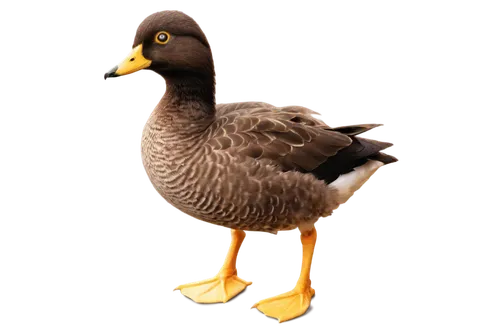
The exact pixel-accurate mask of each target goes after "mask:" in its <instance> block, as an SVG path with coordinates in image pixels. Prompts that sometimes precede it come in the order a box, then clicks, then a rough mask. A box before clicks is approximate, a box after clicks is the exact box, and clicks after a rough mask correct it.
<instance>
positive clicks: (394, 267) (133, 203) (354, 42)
mask: <svg viewBox="0 0 500 333" xmlns="http://www.w3.org/2000/svg"><path fill="white" fill-rule="evenodd" d="M165 5H168V6H171V7H184V8H192V7H197V8H201V23H202V24H208V26H209V30H210V31H215V32H216V33H217V62H218V63H220V64H224V66H225V92H224V94H225V95H226V96H241V95H246V96H259V95H265V96H271V95H272V96H305V103H306V104H320V103H321V104H328V106H329V116H328V118H329V119H384V120H391V128H386V129H385V135H394V136H401V151H406V152H409V155H410V156H412V157H413V155H412V150H413V149H414V147H415V146H414V143H413V142H415V141H416V137H417V135H418V134H417V133H418V132H417V131H418V128H417V129H415V128H412V126H415V123H416V120H417V119H418V117H419V112H420V107H421V106H420V105H419V99H420V96H421V94H424V93H425V89H424V88H423V87H422V85H421V83H420V80H419V78H418V73H419V71H420V68H419V63H420V62H419V58H420V57H422V55H421V54H422V52H423V51H422V48H421V47H420V46H419V43H420V38H419V31H418V30H419V25H418V24H417V23H415V22H416V21H415V22H414V21H413V20H414V19H413V18H412V17H411V15H410V14H409V12H404V11H401V12H400V13H399V14H397V15H395V14H393V12H387V11H385V10H384V9H383V8H379V10H378V11H370V10H363V9H361V8H357V9H354V10H353V9H350V10H345V9H344V8H342V9H341V8H335V7H332V8H331V9H326V8H324V7H322V6H317V7H316V8H313V7H310V8H305V7H304V8H303V7H290V8H288V9H286V8H276V9H270V8H267V9H266V8H265V7H262V6H252V5H251V4H250V5H246V6H242V7H241V8H238V7H232V6H224V5H220V4H215V3H211V4H210V5H200V4H196V3H192V2H182V3H172V2H165V3H159V2H156V3H143V4H141V5H120V6H117V7H107V8H106V7H102V8H100V9H99V10H100V11H102V13H103V15H105V18H106V19H105V20H102V21H101V20H100V21H99V23H96V27H97V28H98V29H97V30H98V31H99V32H98V33H94V34H96V36H94V38H93V43H94V45H93V49H94V50H98V52H97V53H96V54H97V56H96V58H95V59H94V61H95V71H96V72H97V71H102V69H103V65H104V64H106V63H110V62H111V56H113V55H118V53H119V48H122V47H125V45H126V44H125V43H126V40H125V39H126V38H127V25H128V24H131V23H133V22H135V17H136V16H140V15H142V14H143V9H144V7H155V6H158V7H160V6H165ZM143 75H144V76H145V78H144V80H138V81H113V82H112V86H111V87H105V84H104V83H103V82H102V81H97V80H96V81H95V83H94V84H95V92H96V94H97V100H98V103H96V104H97V105H98V107H97V108H96V111H95V112H96V115H98V117H99V126H98V129H97V130H96V134H97V136H98V140H99V142H101V144H100V145H99V146H98V147H99V148H98V149H96V157H98V159H99V160H98V164H99V177H100V178H101V180H102V183H103V184H104V185H103V189H100V190H99V191H98V192H99V193H100V194H96V197H95V201H94V203H93V205H95V207H94V208H96V209H98V210H99V219H100V220H102V221H105V222H99V223H97V222H96V223H95V224H92V223H91V224H89V226H88V227H87V226H85V227H82V229H86V230H82V231H86V232H89V233H91V234H92V235H93V236H92V238H91V239H92V241H91V244H89V250H88V253H87V259H88V264H89V269H88V270H87V271H86V272H85V273H84V274H85V276H86V278H87V281H88V283H89V284H90V285H92V286H93V290H94V294H95V295H96V296H95V301H94V302H93V304H92V306H91V309H92V311H91V315H92V316H93V318H102V319H106V321H107V322H109V323H114V324H110V325H111V326H110V328H112V327H114V326H113V325H123V324H124V323H131V322H132V321H136V322H137V323H139V325H145V326H146V325H154V326H155V327H157V328H159V329H165V328H167V329H168V328H171V327H174V326H172V325H182V327H183V328H184V327H185V328H189V327H192V328H196V327H204V328H208V327H209V328H215V329H217V328H219V329H227V328H228V327H229V325H232V324H233V323H234V324H235V325H237V324H241V323H243V324H244V326H248V327H270V322H269V321H257V320H256V319H255V314H253V313H249V312H248V308H247V299H246V297H243V298H241V300H240V301H239V304H234V305H233V311H232V312H231V313H192V309H191V306H190V305H176V304H175V298H174V297H167V280H169V279H179V278H184V279H190V277H191V272H192V271H214V269H215V256H217V255H223V247H222V242H223V234H222V233H200V231H199V226H198V225H186V224H184V222H183V219H182V218H180V217H179V218H172V217H168V216H167V214H168V211H167V209H160V208H159V203H158V201H153V200H152V199H151V194H150V193H144V187H143V177H137V176H136V175H135V174H136V170H135V162H134V154H135V150H136V146H135V145H134V143H133V140H134V137H135V128H136V126H135V123H136V120H138V119H142V118H143V105H144V104H151V96H153V95H154V96H157V95H158V94H159V82H158V81H157V80H153V79H152V74H151V73H145V74H143ZM413 162H414V161H413V160H412V161H411V162H410V168H409V169H396V168H394V169H386V170H385V175H384V176H383V177H378V178H377V184H376V185H374V186H370V188H369V191H368V192H367V193H363V194H362V195H361V200H360V201H354V202H353V208H352V209H346V210H345V216H344V217H339V218H338V219H337V224H335V225H322V227H321V303H320V312H315V313H313V314H312V316H309V317H308V319H311V320H307V321H300V322H297V323H296V325H297V327H311V328H313V327H320V325H330V327H332V329H336V328H338V327H340V326H344V325H349V327H353V328H354V327H357V326H359V325H369V326H372V325H373V326H372V327H385V326H386V325H388V324H391V325H392V324H398V323H406V324H408V323H411V322H412V321H413V320H415V319H414V315H415V311H416V305H415V304H414V299H415V296H416V294H417V290H418V288H419V281H420V277H421V276H422V272H421V271H419V268H417V267H419V265H420V260H419V251H421V248H422V246H423V245H425V244H419V243H418V242H416V235H417V233H419V232H420V231H421V230H422V229H425V228H426V226H425V225H424V223H423V222H422V220H419V218H418V215H419V211H418V210H414V208H413V205H412V203H413V202H414V199H413V198H414V197H418V194H417V193H415V190H416V186H417V185H418V184H415V183H412V182H411V180H412V179H414V178H413V177H415V174H416V171H415V169H417V167H416V163H415V165H414V163H413ZM249 251H250V253H249V256H248V257H242V261H241V270H242V271H256V272H257V277H258V286H259V288H256V289H255V290H253V291H252V292H251V294H252V295H261V294H262V292H263V288H264V287H275V286H285V285H286V281H287V280H293V279H294V278H295V274H296V272H295V244H294V242H293V241H276V240H274V241H253V242H250V244H249ZM82 274H83V273H82ZM410 318H411V319H410ZM240 327H242V326H234V329H239V328H240Z"/></svg>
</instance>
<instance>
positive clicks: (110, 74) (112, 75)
mask: <svg viewBox="0 0 500 333" xmlns="http://www.w3.org/2000/svg"><path fill="white" fill-rule="evenodd" d="M117 69H118V66H115V67H113V68H111V70H110V71H109V72H107V73H106V74H104V80H106V79H107V78H108V77H117V76H120V75H118V74H116V70H117Z"/></svg>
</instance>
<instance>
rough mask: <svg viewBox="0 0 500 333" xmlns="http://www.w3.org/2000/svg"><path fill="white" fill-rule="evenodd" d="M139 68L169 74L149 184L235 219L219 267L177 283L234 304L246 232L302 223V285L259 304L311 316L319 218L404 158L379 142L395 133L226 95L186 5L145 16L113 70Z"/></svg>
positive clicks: (144, 148) (152, 124)
mask: <svg viewBox="0 0 500 333" xmlns="http://www.w3.org/2000/svg"><path fill="white" fill-rule="evenodd" d="M139 70H151V71H153V72H155V73H157V74H159V75H160V76H161V77H163V79H164V80H165V82H166V91H165V93H164V95H163V96H162V98H161V100H160V101H159V103H158V105H157V106H156V107H155V109H154V110H153V112H152V113H151V115H150V117H149V119H148V121H147V123H146V125H145V127H144V130H143V134H142V142H141V152H142V154H141V156H142V162H143V165H144V168H145V170H146V173H147V175H148V177H149V179H150V181H151V183H152V184H153V186H154V188H155V189H156V191H157V192H158V193H159V194H160V195H161V196H162V197H163V198H164V199H165V200H166V201H167V202H168V203H170V204H171V205H172V206H174V207H176V208H177V209H179V210H181V211H182V212H184V213H185V214H187V215H189V216H191V217H194V218H196V219H199V220H201V221H204V222H208V223H212V224H215V225H219V226H222V227H226V228H229V229H231V243H230V246H229V250H228V253H227V256H226V258H225V260H224V262H223V265H222V267H221V269H220V271H219V272H218V273H217V274H216V275H215V276H214V277H212V278H209V279H206V280H203V281H199V282H193V283H187V284H182V285H180V286H178V287H177V288H176V289H175V290H180V292H181V293H182V294H183V295H185V296H187V297H188V298H190V299H192V300H193V301H195V302H197V303H225V302H227V301H229V300H230V299H232V298H233V297H235V296H236V295H238V294H239V293H241V292H242V291H243V290H245V289H246V287H247V286H249V285H250V284H251V282H247V281H245V280H243V279H242V278H240V277H239V276H238V274H237V270H236V259H237V256H238V252H239V249H240V247H241V245H242V242H243V240H244V239H245V236H246V233H245V232H246V231H260V232H268V233H274V234H276V233H277V232H278V231H284V230H293V229H298V230H299V231H300V240H301V244H302V266H301V272H300V275H299V278H298V280H297V283H296V285H295V287H294V288H293V289H292V290H291V291H289V292H286V293H284V294H280V295H278V296H274V297H270V298H267V299H264V300H261V301H259V302H257V303H256V304H255V305H254V306H253V308H257V309H258V310H259V311H260V312H262V313H263V314H265V315H267V316H269V317H272V318H276V319H278V321H279V322H284V321H287V320H290V319H293V318H296V317H299V316H301V315H303V314H304V313H305V312H306V311H307V309H308V308H309V306H310V303H311V298H312V297H313V296H314V295H315V290H314V289H313V288H312V287H311V279H310V270H311V263H312V258H313V253H314V247H315V244H316V239H317V232H316V229H315V227H314V225H315V223H316V222H317V221H318V220H319V219H320V218H321V217H327V216H329V215H331V214H332V212H333V211H334V210H335V209H337V208H338V207H339V206H340V205H342V204H344V203H346V202H347V201H348V200H349V198H350V197H351V196H352V195H353V194H354V192H355V191H357V190H358V189H359V188H361V186H362V185H363V184H364V183H365V182H366V181H367V180H368V179H369V178H370V177H371V176H372V175H373V174H374V173H375V172H376V171H377V169H379V168H380V167H381V166H384V165H387V164H390V163H393V162H396V161H397V159H396V158H395V157H393V156H390V155H388V154H385V153H383V152H382V150H384V149H386V148H388V147H390V146H391V145H392V144H391V143H386V142H380V141H376V140H371V139H366V138H362V137H360V136H358V135H360V134H362V133H365V132H367V131H369V130H371V129H373V128H375V127H378V126H380V125H379V124H362V125H352V126H341V127H331V126H328V125H327V124H326V123H325V122H323V121H322V120H320V119H319V118H318V117H317V113H316V112H314V111H312V110H310V109H308V108H305V107H301V106H286V107H276V106H273V105H271V104H268V103H264V102H241V103H226V104H217V103H216V102H215V70H214V61H213V58H212V52H211V48H210V44H209V43H208V40H207V38H206V36H205V34H204V33H203V31H202V30H201V28H200V27H199V25H198V24H197V23H196V22H195V20H194V19H192V18H191V17H190V16H188V15H186V14H184V13H182V12H180V11H162V12H157V13H154V14H152V15H150V16H148V17H147V18H146V19H145V20H144V21H143V22H142V23H141V24H140V25H139V27H138V29H137V32H136V35H135V39H134V42H133V46H132V51H131V53H130V54H129V55H128V56H127V57H126V58H125V60H123V61H122V62H121V63H120V64H119V65H118V66H115V67H113V68H112V69H111V70H110V71H108V72H107V73H105V75H104V78H105V79H107V78H117V77H120V76H124V75H128V74H131V73H134V72H137V71H139Z"/></svg>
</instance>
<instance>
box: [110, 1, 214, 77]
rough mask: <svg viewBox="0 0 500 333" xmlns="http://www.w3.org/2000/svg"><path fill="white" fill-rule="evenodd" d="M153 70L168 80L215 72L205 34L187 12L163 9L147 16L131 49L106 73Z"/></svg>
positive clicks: (206, 75) (117, 73) (119, 74)
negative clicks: (123, 58)
mask: <svg viewBox="0 0 500 333" xmlns="http://www.w3.org/2000/svg"><path fill="white" fill-rule="evenodd" d="M141 69H149V70H152V71H154V72H156V73H158V74H160V75H161V76H163V77H164V78H165V79H166V80H167V83H168V81H169V80H173V81H175V80H176V79H177V78H179V77H180V78H184V79H187V78H198V80H199V79H200V78H202V79H203V78H207V77H208V78H209V80H210V79H212V80H213V77H214V75H215V72H214V66H213V59H212V52H211V50H210V45H209V44H208V41H207V38H206V37H205V34H204V33H203V31H202V30H201V29H200V27H199V26H198V24H197V23H196V22H195V21H194V20H193V19H192V18H191V17H189V16H188V15H186V14H184V13H182V12H178V11H163V12H159V13H155V14H152V15H150V16H149V17H147V18H146V19H145V20H144V21H143V22H142V23H141V24H140V26H139V28H138V29H137V33H136V35H135V39H134V44H133V46H132V52H130V54H129V55H128V56H127V57H126V58H125V60H123V61H122V62H121V63H120V64H119V65H118V66H116V67H113V68H112V69H111V70H110V71H108V72H107V73H106V74H104V79H107V78H108V77H118V76H123V75H127V74H131V73H134V72H137V71H139V70H141Z"/></svg>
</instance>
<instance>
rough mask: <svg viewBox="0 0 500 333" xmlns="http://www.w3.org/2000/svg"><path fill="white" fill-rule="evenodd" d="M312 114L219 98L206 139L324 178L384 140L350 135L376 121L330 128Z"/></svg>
mask: <svg viewBox="0 0 500 333" xmlns="http://www.w3.org/2000/svg"><path fill="white" fill-rule="evenodd" d="M314 114H318V113H316V112H314V111H312V110H310V109H307V108H304V107H300V106H287V107H282V108H280V107H274V106H272V105H270V104H267V103H260V102H246V103H231V104H220V105H218V106H217V114H216V120H215V121H214V123H213V124H212V125H211V126H210V128H209V129H208V133H209V138H208V140H207V145H208V146H209V147H210V148H211V149H212V151H214V152H217V151H227V152H229V153H230V154H231V155H236V156H247V157H251V158H254V159H256V160H262V161H265V162H266V163H270V164H274V165H277V166H278V167H279V168H280V169H281V170H282V171H292V170H293V171H299V172H303V173H312V174H313V175H315V176H316V177H317V178H318V179H322V180H325V181H326V182H327V183H330V182H332V181H333V180H335V179H336V178H338V177H339V176H340V175H341V174H344V173H347V172H350V171H352V169H353V168H354V167H357V166H359V165H361V164H364V163H366V161H367V158H368V157H371V156H377V154H381V153H379V152H380V150H382V149H384V148H387V147H388V146H390V144H387V143H382V142H378V141H374V140H368V139H362V138H358V137H356V135H358V134H360V133H363V132H366V131H368V130H370V129H372V128H374V127H377V126H379V125H378V124H367V125H355V126H344V127H338V128H331V127H329V126H328V125H326V124H325V123H324V122H323V121H321V120H319V119H317V118H315V117H314V116H313V115H314ZM380 156H382V155H380ZM384 156H388V155H384ZM380 158H382V157H380ZM374 159H377V158H374Z"/></svg>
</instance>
